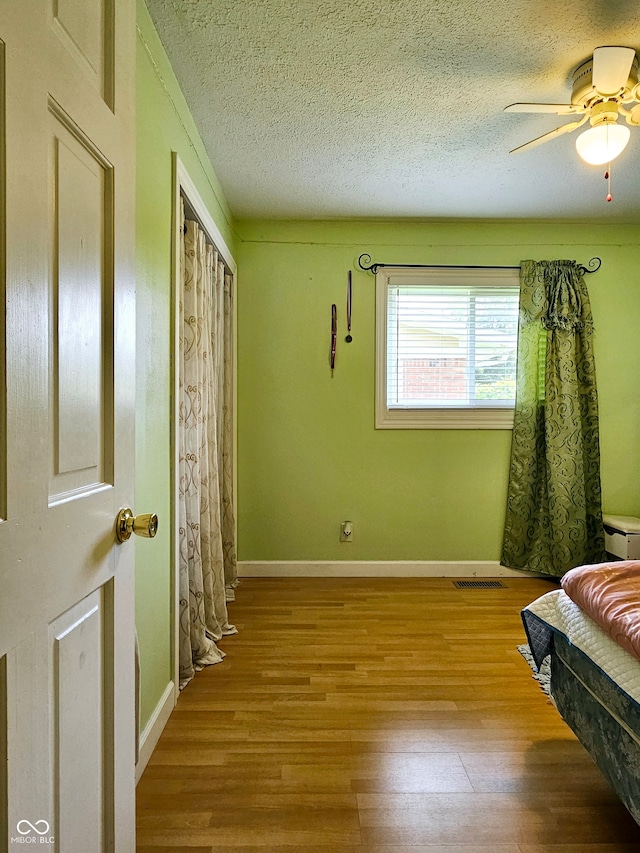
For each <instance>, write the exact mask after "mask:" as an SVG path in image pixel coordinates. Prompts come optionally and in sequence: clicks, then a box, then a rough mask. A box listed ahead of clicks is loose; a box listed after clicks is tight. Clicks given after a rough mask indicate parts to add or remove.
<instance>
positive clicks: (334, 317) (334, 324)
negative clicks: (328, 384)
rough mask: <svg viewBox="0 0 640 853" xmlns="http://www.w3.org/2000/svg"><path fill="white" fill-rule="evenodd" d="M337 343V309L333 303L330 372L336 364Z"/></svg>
mask: <svg viewBox="0 0 640 853" xmlns="http://www.w3.org/2000/svg"><path fill="white" fill-rule="evenodd" d="M337 345H338V309H337V308H336V305H335V303H334V304H333V305H332V306H331V357H330V364H331V373H333V368H334V367H335V366H336V347H337Z"/></svg>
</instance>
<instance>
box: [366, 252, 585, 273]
mask: <svg viewBox="0 0 640 853" xmlns="http://www.w3.org/2000/svg"><path fill="white" fill-rule="evenodd" d="M363 260H364V263H363ZM370 261H371V255H368V254H367V253H366V252H365V253H364V254H362V255H360V257H359V258H358V266H359V267H360V269H361V270H365V272H372V273H373V274H374V275H375V274H376V273H377V272H378V270H379V269H380V267H401V268H402V269H411V270H437V269H449V270H488V269H492V270H519V269H520V267H519V266H517V267H501V266H496V265H493V264H484V265H477V266H473V265H469V264H374V263H372V264H371V265H370V266H368V267H367V266H365V264H366V263H368V262H370ZM601 266H602V258H591V260H590V261H588V262H587V266H586V267H585V266H583V265H582V264H580V265H578V270H579V271H580V272H581V273H582V274H583V275H590V274H591V273H592V272H597V271H598V270H599V269H600V267H601Z"/></svg>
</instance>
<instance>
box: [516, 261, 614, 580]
mask: <svg viewBox="0 0 640 853" xmlns="http://www.w3.org/2000/svg"><path fill="white" fill-rule="evenodd" d="M520 288H521V289H520V320H519V331H518V366H517V390H516V406H515V419H514V426H513V438H512V447H511V468H510V473H509V488H508V497H507V513H506V520H505V530H504V541H503V547H502V558H501V562H502V563H503V565H505V566H509V567H511V568H514V569H524V570H527V571H530V572H536V573H541V574H547V575H553V576H554V577H561V576H562V575H563V574H564V573H565V572H566V571H568V570H569V569H571V568H573V567H574V566H580V565H583V564H585V563H597V562H601V561H603V560H605V559H606V555H605V550H604V532H603V529H602V506H601V490H600V445H599V435H598V395H597V392H596V370H595V362H594V357H593V342H592V336H593V324H592V319H591V307H590V303H589V295H588V293H587V287H586V284H585V281H584V278H583V275H582V273H581V272H580V271H579V269H578V266H577V264H576V263H575V261H540V262H535V261H523V262H522V264H521V272H520Z"/></svg>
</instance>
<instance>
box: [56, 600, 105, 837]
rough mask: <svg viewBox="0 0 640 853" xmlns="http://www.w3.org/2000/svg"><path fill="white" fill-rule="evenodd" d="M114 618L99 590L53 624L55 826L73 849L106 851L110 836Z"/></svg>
mask: <svg viewBox="0 0 640 853" xmlns="http://www.w3.org/2000/svg"><path fill="white" fill-rule="evenodd" d="M111 618H112V617H111V614H109V613H108V612H107V613H105V606H104V597H103V595H102V590H96V591H95V592H94V593H92V594H91V595H89V596H87V598H86V599H84V601H81V602H79V603H78V604H76V605H74V606H73V607H72V608H71V609H70V610H69V611H67V613H65V614H63V615H62V616H60V617H58V618H57V619H56V620H54V622H53V623H52V624H51V626H50V637H51V645H50V654H51V674H52V679H51V682H52V686H53V696H52V711H53V747H54V755H55V757H56V760H55V777H56V783H57V789H58V797H57V800H58V802H57V815H56V824H57V827H58V833H59V836H60V838H61V839H64V840H65V846H68V847H69V849H71V850H83V849H86V850H99V851H102V850H104V849H105V847H104V840H105V839H104V835H105V834H106V835H108V836H110V835H111V832H110V830H111V826H112V822H113V814H112V801H111V798H110V797H109V796H108V791H107V790H106V788H105V766H106V763H107V762H108V760H109V755H110V754H111V752H112V749H113V744H112V742H111V741H109V742H106V741H105V742H103V731H104V732H105V733H106V734H107V736H108V737H109V738H111V737H112V730H110V728H109V727H108V726H107V727H105V719H108V718H109V717H110V716H111V713H110V709H109V708H108V702H109V697H108V695H106V692H105V684H108V674H109V671H110V670H112V668H113V666H112V663H113V653H112V649H111V648H109V647H108V645H109V644H108V643H107V642H105V641H106V639H107V638H106V636H105V631H104V627H105V624H108V622H109V621H110V619H111ZM78 812H79V813H80V814H82V815H83V816H84V817H83V821H82V823H80V822H79V821H78V819H77V814H78Z"/></svg>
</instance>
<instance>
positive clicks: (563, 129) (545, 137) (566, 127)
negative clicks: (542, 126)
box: [509, 116, 586, 154]
mask: <svg viewBox="0 0 640 853" xmlns="http://www.w3.org/2000/svg"><path fill="white" fill-rule="evenodd" d="M585 119H586V116H585V118H583V119H581V120H580V121H570V122H569V123H568V124H561V125H560V127H556V129H555V130H550V131H549V133H543V134H542V136H537V137H536V138H535V139H532V140H531V142H525V143H524V145H519V146H518V147H517V148H512V149H511V151H509V154H515V153H516V151H525V150H526V149H527V148H535V147H536V146H537V145H542V143H543V142H549V141H550V140H551V139H555V137H556V136H562V134H563V133H570V132H571V131H572V130H575V129H576V128H577V127H580V125H581V124H583V123H584V121H585Z"/></svg>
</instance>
